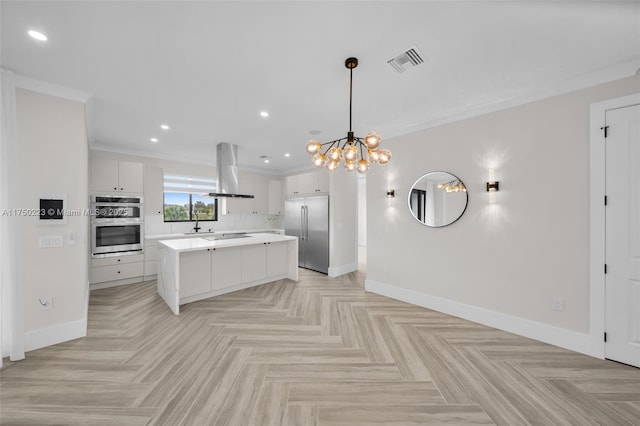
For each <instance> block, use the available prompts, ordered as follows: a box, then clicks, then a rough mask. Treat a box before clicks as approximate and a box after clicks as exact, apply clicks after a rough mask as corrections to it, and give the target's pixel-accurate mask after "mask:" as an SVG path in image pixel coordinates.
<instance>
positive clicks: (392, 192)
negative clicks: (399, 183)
mask: <svg viewBox="0 0 640 426" xmlns="http://www.w3.org/2000/svg"><path fill="white" fill-rule="evenodd" d="M395 196H396V190H395V189H389V190H388V191H387V198H394V197H395Z"/></svg>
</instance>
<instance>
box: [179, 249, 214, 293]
mask: <svg viewBox="0 0 640 426" xmlns="http://www.w3.org/2000/svg"><path fill="white" fill-rule="evenodd" d="M209 291H211V251H210V249H207V250H199V251H187V252H184V253H180V297H190V296H195V295H196V294H201V293H207V292H209Z"/></svg>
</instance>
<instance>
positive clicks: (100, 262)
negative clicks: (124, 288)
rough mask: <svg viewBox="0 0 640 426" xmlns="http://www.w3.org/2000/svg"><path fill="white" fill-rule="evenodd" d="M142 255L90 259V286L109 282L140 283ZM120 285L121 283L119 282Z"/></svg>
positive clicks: (142, 269) (142, 267) (142, 263)
mask: <svg viewBox="0 0 640 426" xmlns="http://www.w3.org/2000/svg"><path fill="white" fill-rule="evenodd" d="M143 273H144V255H142V254H136V255H131V256H117V257H100V258H93V259H91V280H90V283H91V284H102V283H107V282H109V281H116V282H119V281H121V280H129V281H131V282H135V281H142V276H143ZM120 283H121V282H120Z"/></svg>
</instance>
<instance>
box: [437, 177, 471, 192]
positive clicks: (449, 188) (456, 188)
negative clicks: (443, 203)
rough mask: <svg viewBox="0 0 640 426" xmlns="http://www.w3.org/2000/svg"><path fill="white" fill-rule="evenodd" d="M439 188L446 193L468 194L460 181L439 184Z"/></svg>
mask: <svg viewBox="0 0 640 426" xmlns="http://www.w3.org/2000/svg"><path fill="white" fill-rule="evenodd" d="M438 188H439V189H442V190H443V191H444V192H467V188H466V187H465V186H464V183H462V182H461V181H460V179H454V180H452V181H451V182H443V183H439V184H438Z"/></svg>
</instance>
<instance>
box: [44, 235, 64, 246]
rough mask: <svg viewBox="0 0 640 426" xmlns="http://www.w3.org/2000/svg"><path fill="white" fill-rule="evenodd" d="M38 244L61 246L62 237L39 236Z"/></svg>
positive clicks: (62, 242)
mask: <svg viewBox="0 0 640 426" xmlns="http://www.w3.org/2000/svg"><path fill="white" fill-rule="evenodd" d="M38 245H39V246H40V248H49V247H62V246H63V245H64V239H63V238H62V235H44V236H41V237H40V238H39V240H38Z"/></svg>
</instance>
